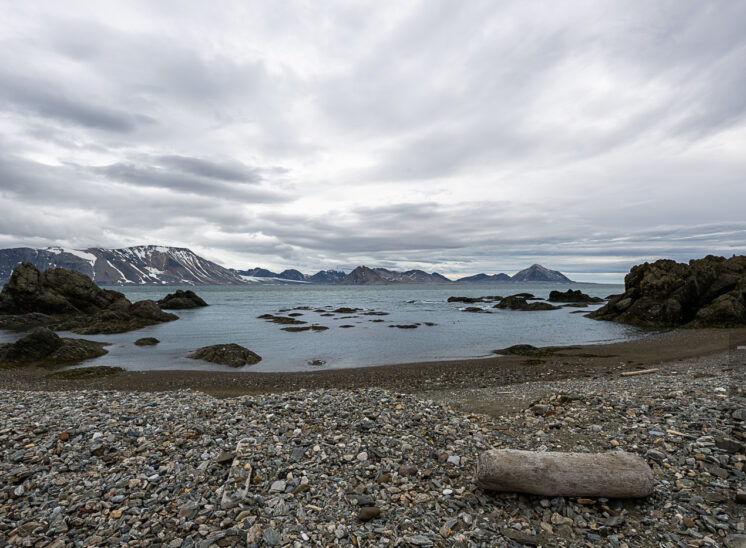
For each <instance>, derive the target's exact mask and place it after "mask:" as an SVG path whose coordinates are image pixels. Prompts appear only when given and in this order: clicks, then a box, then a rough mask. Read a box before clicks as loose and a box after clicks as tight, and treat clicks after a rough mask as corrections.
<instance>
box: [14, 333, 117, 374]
mask: <svg viewBox="0 0 746 548" xmlns="http://www.w3.org/2000/svg"><path fill="white" fill-rule="evenodd" d="M103 346H104V343H98V342H94V341H87V340H84V339H68V338H64V339H63V338H61V337H59V336H58V335H57V334H56V333H54V332H53V331H51V330H49V329H47V328H44V327H41V328H37V329H34V330H33V331H32V332H31V333H30V334H28V335H26V336H25V337H23V338H21V339H19V340H17V341H16V342H14V343H6V344H3V345H0V366H5V367H17V366H23V365H38V366H43V367H51V366H56V365H69V364H74V363H78V362H81V361H83V360H87V359H90V358H96V357H98V356H103V355H104V354H106V350H104V348H103Z"/></svg>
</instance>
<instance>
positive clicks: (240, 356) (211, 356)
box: [187, 344, 262, 367]
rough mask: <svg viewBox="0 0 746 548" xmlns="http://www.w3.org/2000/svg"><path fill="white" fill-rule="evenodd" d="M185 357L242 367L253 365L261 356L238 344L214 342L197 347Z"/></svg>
mask: <svg viewBox="0 0 746 548" xmlns="http://www.w3.org/2000/svg"><path fill="white" fill-rule="evenodd" d="M187 358H191V359H193V360H204V361H206V362H212V363H219V364H222V365H230V366H231V367H242V366H244V365H254V364H255V363H259V362H260V361H261V360H262V357H261V356H259V355H258V354H255V353H254V352H252V351H251V350H249V349H248V348H244V347H243V346H240V345H238V344H214V345H212V346H205V347H202V348H198V349H197V350H195V351H194V353H192V354H189V355H188V356H187Z"/></svg>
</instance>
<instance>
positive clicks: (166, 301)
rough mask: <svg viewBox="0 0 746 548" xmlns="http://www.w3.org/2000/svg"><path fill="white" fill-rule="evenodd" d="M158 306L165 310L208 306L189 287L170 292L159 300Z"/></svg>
mask: <svg viewBox="0 0 746 548" xmlns="http://www.w3.org/2000/svg"><path fill="white" fill-rule="evenodd" d="M158 306H160V307H161V308H162V309H163V310H184V309H188V308H199V307H200V306H207V303H206V302H205V301H204V300H203V299H202V298H201V297H200V296H199V295H197V294H196V293H195V292H194V291H192V290H191V289H187V290H186V291H183V290H181V289H179V290H177V291H176V292H175V293H169V294H168V295H166V296H165V297H163V298H162V299H161V300H159V301H158Z"/></svg>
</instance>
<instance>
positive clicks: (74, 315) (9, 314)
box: [0, 263, 178, 334]
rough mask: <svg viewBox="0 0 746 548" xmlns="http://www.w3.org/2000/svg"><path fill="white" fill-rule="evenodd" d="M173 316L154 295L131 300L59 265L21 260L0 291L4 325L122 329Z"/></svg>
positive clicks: (101, 330) (98, 330)
mask: <svg viewBox="0 0 746 548" xmlns="http://www.w3.org/2000/svg"><path fill="white" fill-rule="evenodd" d="M176 319H178V317H177V316H174V315H173V314H168V313H166V312H163V311H162V310H161V309H160V308H159V307H158V305H157V304H155V303H154V302H153V301H139V302H136V303H134V304H133V303H131V302H130V301H129V300H127V298H126V297H125V296H124V295H123V294H121V293H119V292H118V291H111V290H108V289H101V288H100V287H98V286H97V285H96V284H95V283H93V281H91V279H90V278H88V277H87V276H85V275H84V274H81V273H80V272H75V271H73V270H65V269H64V268H53V269H50V270H45V271H44V272H39V270H38V269H37V268H36V267H35V266H34V265H33V264H31V263H23V264H21V265H19V266H17V267H16V269H15V270H14V271H13V274H12V275H11V277H10V281H9V282H8V283H7V284H6V285H5V286H4V287H3V289H2V292H0V328H6V329H9V328H13V329H30V328H32V327H37V326H42V325H43V326H47V327H49V328H50V329H53V330H70V331H74V332H76V333H81V334H93V333H123V332H125V331H131V330H134V329H139V328H141V327H145V326H148V325H154V324H157V323H160V322H167V321H171V320H176Z"/></svg>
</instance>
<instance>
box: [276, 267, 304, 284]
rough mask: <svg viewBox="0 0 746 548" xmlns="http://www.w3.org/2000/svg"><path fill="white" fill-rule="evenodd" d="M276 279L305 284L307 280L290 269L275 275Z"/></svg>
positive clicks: (301, 274)
mask: <svg viewBox="0 0 746 548" xmlns="http://www.w3.org/2000/svg"><path fill="white" fill-rule="evenodd" d="M277 277H278V278H282V279H283V280H292V281H294V282H305V281H306V278H307V276H306V275H305V274H303V273H301V272H298V271H297V270H295V269H292V268H291V269H289V270H283V271H282V272H280V273H279V274H278V275H277Z"/></svg>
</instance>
